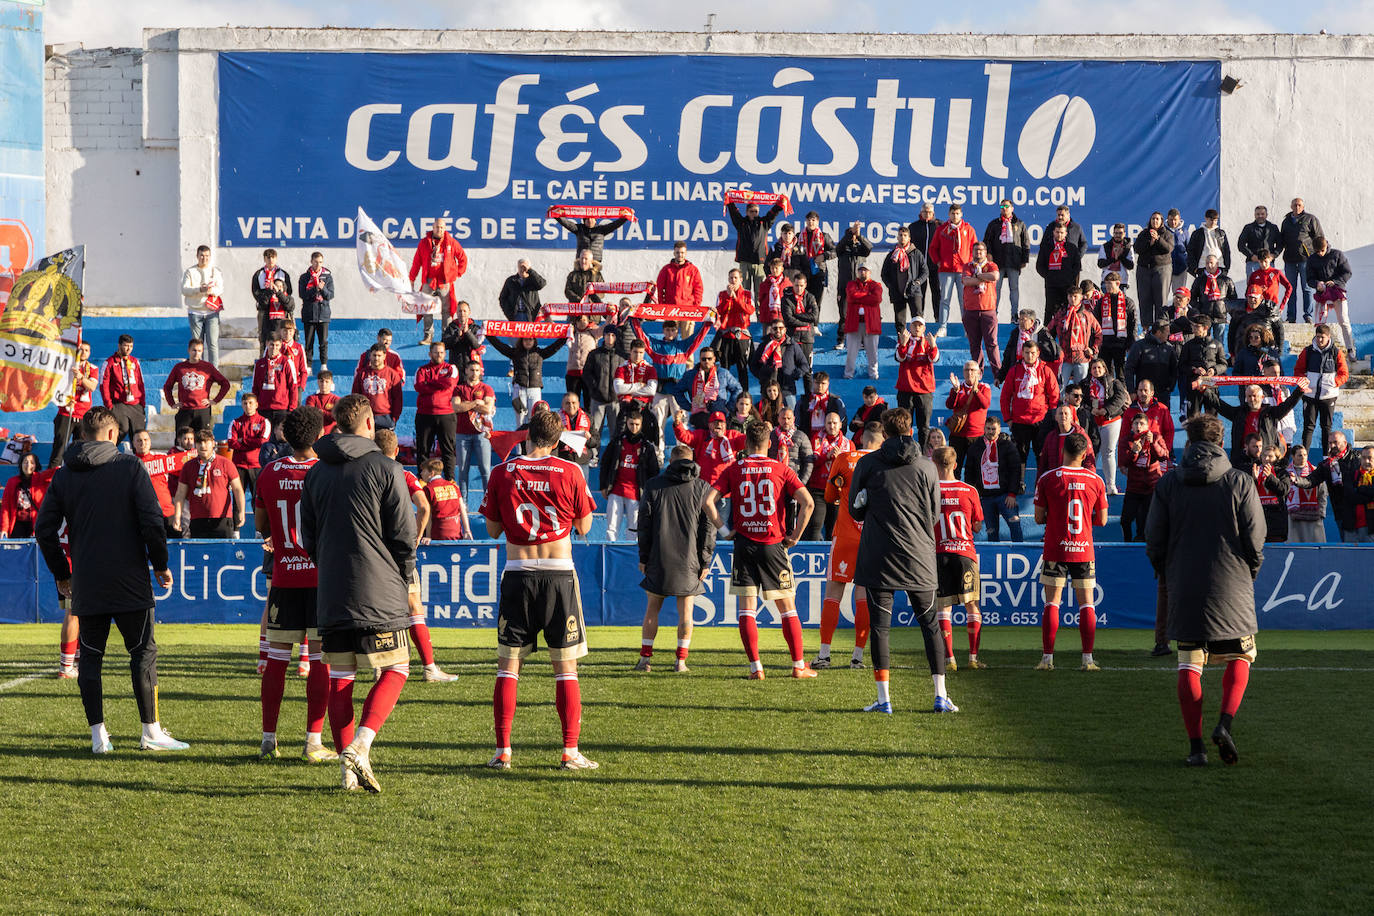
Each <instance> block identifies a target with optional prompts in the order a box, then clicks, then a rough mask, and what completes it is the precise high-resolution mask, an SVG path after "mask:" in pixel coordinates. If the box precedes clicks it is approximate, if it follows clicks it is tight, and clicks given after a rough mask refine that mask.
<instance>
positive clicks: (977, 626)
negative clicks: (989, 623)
mask: <svg viewBox="0 0 1374 916" xmlns="http://www.w3.org/2000/svg"><path fill="white" fill-rule="evenodd" d="M982 635H983V615H982V614H981V613H980V612H978V611H976V610H974V611H969V614H968V654H969V657H970V658H975V657H977V655H978V640H979V638H980V637H982Z"/></svg>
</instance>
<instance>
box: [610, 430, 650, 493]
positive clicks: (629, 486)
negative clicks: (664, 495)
mask: <svg viewBox="0 0 1374 916" xmlns="http://www.w3.org/2000/svg"><path fill="white" fill-rule="evenodd" d="M644 449H645V443H644V440H643V439H641V440H640V441H638V442H631V441H630V440H629V439H621V440H620V455H619V459H618V460H617V461H616V466H615V479H614V480H612V482H611V491H610V493H609V494H608V495H610V496H623V497H625V498H626V499H639V459H640V458H641V457H642V456H643V455H644Z"/></svg>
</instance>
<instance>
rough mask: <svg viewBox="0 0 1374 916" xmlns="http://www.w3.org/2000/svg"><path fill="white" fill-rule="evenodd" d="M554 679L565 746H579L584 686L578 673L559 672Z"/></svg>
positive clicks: (555, 698) (556, 703)
mask: <svg viewBox="0 0 1374 916" xmlns="http://www.w3.org/2000/svg"><path fill="white" fill-rule="evenodd" d="M554 680H555V683H554V705H555V706H556V707H557V708H558V720H559V721H560V722H562V723H563V746H564V747H565V748H571V747H577V738H578V735H579V734H581V732H582V688H581V686H579V685H578V683H577V675H576V674H558V675H555V676H554ZM501 746H502V747H506V746H507V745H504V744H503V745H501Z"/></svg>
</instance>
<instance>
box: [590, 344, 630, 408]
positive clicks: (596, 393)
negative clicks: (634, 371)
mask: <svg viewBox="0 0 1374 916" xmlns="http://www.w3.org/2000/svg"><path fill="white" fill-rule="evenodd" d="M621 362H622V360H621V359H620V354H619V353H617V352H616V351H615V348H614V347H604V346H602V345H601V344H597V345H596V347H595V348H593V349H592V352H590V353H588V354H587V358H586V360H585V361H583V363H582V388H583V390H584V391H586V392H587V396H588V397H590V398H592V399H594V400H597V401H600V402H601V403H602V404H614V403H615V402H616V400H617V399H616V396H615V370H617V369H619V368H620V363H621Z"/></svg>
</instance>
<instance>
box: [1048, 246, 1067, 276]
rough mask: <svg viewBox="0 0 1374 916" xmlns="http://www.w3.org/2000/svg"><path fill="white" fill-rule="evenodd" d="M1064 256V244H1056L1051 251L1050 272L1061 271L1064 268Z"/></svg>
mask: <svg viewBox="0 0 1374 916" xmlns="http://www.w3.org/2000/svg"><path fill="white" fill-rule="evenodd" d="M1064 254H1065V252H1064V243H1063V242H1055V243H1054V248H1053V249H1051V250H1050V270H1059V269H1060V268H1062V267H1063V266H1064Z"/></svg>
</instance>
